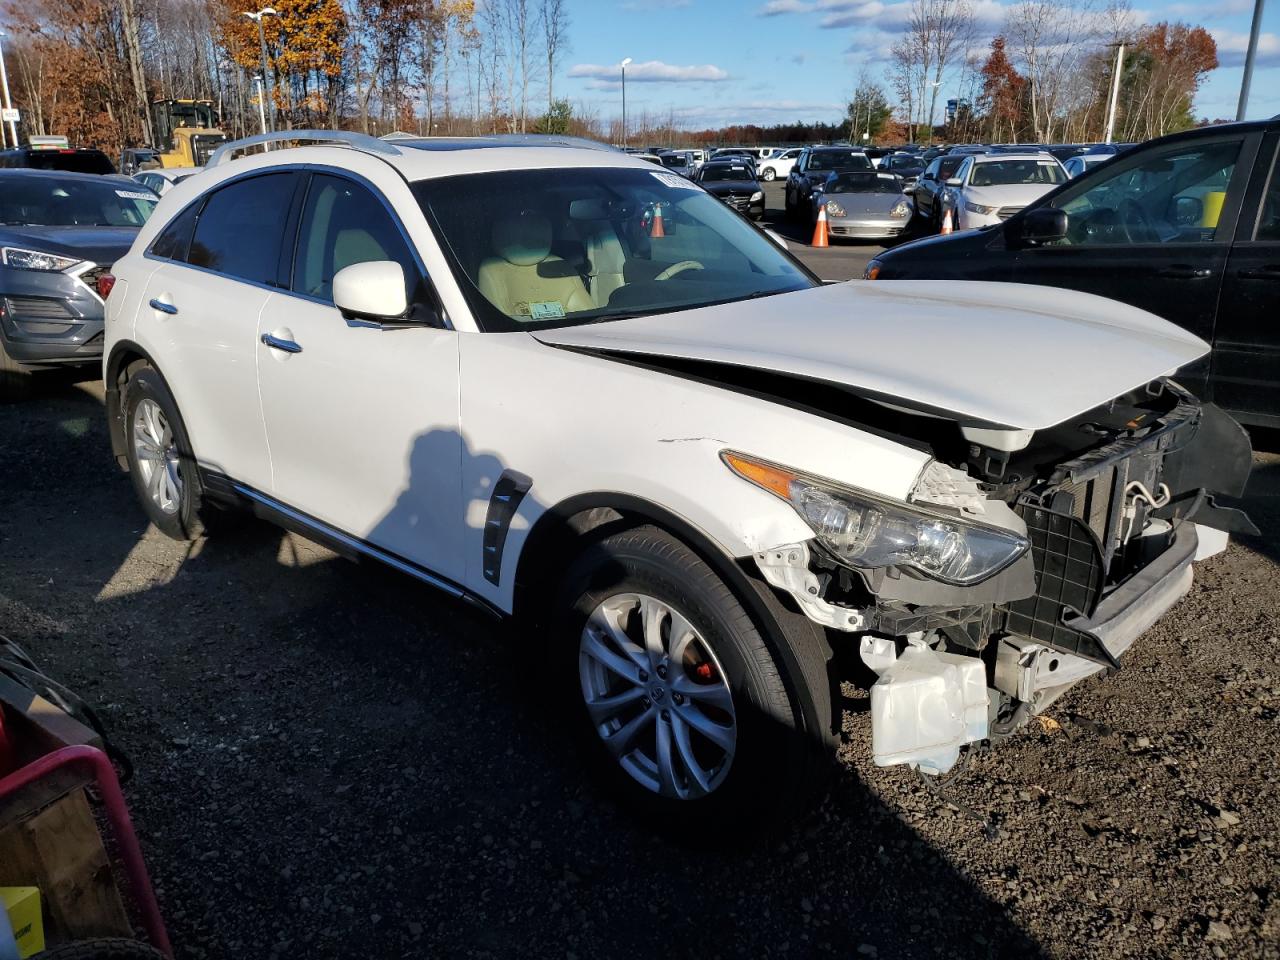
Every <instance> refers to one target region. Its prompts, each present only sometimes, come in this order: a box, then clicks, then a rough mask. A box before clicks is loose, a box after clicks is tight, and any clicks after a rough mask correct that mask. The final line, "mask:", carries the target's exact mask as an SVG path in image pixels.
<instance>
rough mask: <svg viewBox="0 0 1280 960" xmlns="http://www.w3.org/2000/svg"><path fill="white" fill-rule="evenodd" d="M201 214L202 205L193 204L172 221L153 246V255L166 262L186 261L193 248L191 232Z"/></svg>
mask: <svg viewBox="0 0 1280 960" xmlns="http://www.w3.org/2000/svg"><path fill="white" fill-rule="evenodd" d="M199 212H200V204H199V203H193V204H191V206H189V207H187V209H185V210H183V211H182V212H181V213H180V214H178V215H177V216H176V217H174V218H173V219H172V220H170V221H169V223H168V225H167V226H166V227H165V228H164V229H163V230H161V231H160V236H158V237H156V239H155V241H154V242H153V243H152V244H151V255H152V256H153V257H162V258H164V259H165V260H186V259H187V248H188V247H190V246H191V231H192V229H194V227H195V225H196V215H197V214H198V213H199Z"/></svg>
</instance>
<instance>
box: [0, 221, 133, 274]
mask: <svg viewBox="0 0 1280 960" xmlns="http://www.w3.org/2000/svg"><path fill="white" fill-rule="evenodd" d="M138 229H139V228H138V227H83V226H82V227H39V226H10V227H0V244H3V245H4V246H12V247H27V248H29V249H31V250H39V251H41V252H43V253H56V254H60V255H61V256H64V257H76V258H78V259H80V260H92V261H93V262H94V263H100V264H103V265H106V266H110V265H111V264H113V263H115V262H116V261H117V260H119V259H120V258H121V257H123V256H124V255H125V254H126V253H128V252H129V248H130V247H131V246H133V241H134V238H135V237H137V235H138Z"/></svg>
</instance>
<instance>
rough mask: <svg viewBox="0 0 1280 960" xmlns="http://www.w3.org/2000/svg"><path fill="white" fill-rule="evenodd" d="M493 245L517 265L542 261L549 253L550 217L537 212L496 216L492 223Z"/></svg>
mask: <svg viewBox="0 0 1280 960" xmlns="http://www.w3.org/2000/svg"><path fill="white" fill-rule="evenodd" d="M493 249H494V251H495V252H496V253H497V254H498V256H500V257H501V258H502V259H503V260H506V261H507V262H508V263H513V264H515V265H516V266H518V267H530V266H533V265H534V264H535V263H541V262H542V261H543V260H545V259H547V255H548V254H550V253H551V221H550V220H548V219H547V218H546V217H544V216H542V215H540V214H537V213H523V214H521V215H520V216H518V217H507V218H506V219H504V220H499V221H498V222H497V223H495V224H494V225H493Z"/></svg>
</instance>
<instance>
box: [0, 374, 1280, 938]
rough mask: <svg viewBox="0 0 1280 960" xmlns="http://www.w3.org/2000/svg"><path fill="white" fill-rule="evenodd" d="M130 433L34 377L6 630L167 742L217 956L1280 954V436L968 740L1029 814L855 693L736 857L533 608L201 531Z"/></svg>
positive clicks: (191, 920) (172, 815)
mask: <svg viewBox="0 0 1280 960" xmlns="http://www.w3.org/2000/svg"><path fill="white" fill-rule="evenodd" d="M1257 439H1258V440H1259V442H1260V443H1261V444H1263V445H1267V446H1269V448H1270V449H1272V450H1275V449H1277V448H1280V443H1277V442H1276V438H1275V437H1274V436H1263V437H1260V438H1257ZM107 451H108V442H107V439H106V436H105V428H104V424H103V416H102V407H101V390H100V386H99V385H98V384H96V383H84V384H74V383H71V382H69V381H66V380H65V379H62V380H57V381H55V382H52V383H50V384H47V385H46V386H45V388H44V391H43V395H42V396H41V397H39V398H37V399H36V400H34V401H32V402H29V403H25V404H21V405H15V406H8V407H0V490H3V491H4V495H5V500H6V509H5V510H4V511H3V512H2V513H0V632H3V633H5V634H7V635H8V636H10V637H12V638H13V639H15V640H17V641H19V642H20V643H22V644H24V645H25V646H27V647H28V649H29V650H30V651H31V652H32V653H33V654H34V655H35V656H36V657H37V658H38V659H39V660H40V661H42V662H43V663H44V665H45V666H46V667H47V668H48V669H49V670H50V672H51V673H53V674H54V675H55V676H59V677H61V678H63V679H64V680H65V681H66V682H68V683H69V684H70V685H71V686H72V687H73V688H76V689H78V690H79V691H80V692H81V693H82V694H83V695H84V696H85V697H86V698H88V699H89V700H91V701H93V702H96V703H98V704H100V705H101V706H102V708H103V712H104V715H105V716H106V718H107V719H108V721H109V723H110V724H111V726H112V728H113V730H114V732H115V734H116V737H117V739H118V740H119V742H120V743H121V745H122V746H123V747H124V748H125V749H126V750H127V751H128V752H129V753H131V754H132V756H133V758H134V760H135V762H136V763H137V768H138V773H137V776H136V778H135V780H134V781H133V782H132V783H131V784H130V786H129V787H128V795H129V799H130V802H131V804H132V808H133V811H134V816H135V821H136V823H137V826H138V829H139V832H140V835H141V838H142V842H143V846H144V849H145V851H146V854H147V856H148V858H149V862H150V867H151V872H152V876H153V878H154V880H155V882H156V885H157V887H158V893H159V897H160V901H161V905H162V908H163V910H164V913H165V916H166V918H167V921H168V924H169V929H170V932H171V934H172V937H173V940H174V942H175V944H176V945H177V948H178V953H179V956H181V957H193V958H224V957H225V958H236V960H241V958H246V957H262V958H268V957H273V958H285V957H306V958H309V960H311V958H315V960H323V958H344V960H345V958H349V957H352V956H364V957H374V958H394V957H438V956H450V957H452V956H467V957H507V956H514V955H520V956H526V957H561V958H568V957H579V958H588V957H592V958H594V957H614V956H617V957H624V956H626V957H632V956H634V957H649V956H656V955H659V954H662V955H666V956H673V957H682V956H693V955H696V956H699V957H702V958H708V960H709V958H716V957H723V958H729V957H752V958H755V957H808V956H827V955H831V956H842V957H855V958H857V957H864V956H865V957H876V956H878V957H937V956H941V957H983V958H989V957H1019V958H1022V957H1034V956H1045V957H1061V958H1077V957H1108V958H1110V957H1160V958H1166V957H1167V958H1183V957H1186V958H1191V957H1196V958H1199V957H1209V956H1214V957H1232V958H1249V957H1270V958H1276V957H1280V946H1278V944H1280V904H1278V903H1277V899H1278V898H1280V866H1278V865H1277V864H1278V862H1280V856H1278V854H1280V851H1278V850H1277V845H1278V844H1280V812H1278V811H1280V803H1277V801H1278V800H1280V797H1278V796H1277V785H1278V783H1280V762H1278V753H1280V724H1278V722H1277V710H1278V709H1280V669H1278V668H1277V666H1276V662H1277V658H1278V657H1280V605H1278V604H1277V600H1276V596H1277V586H1278V585H1280V577H1278V576H1277V560H1278V559H1280V548H1277V544H1280V499H1278V498H1280V456H1276V455H1268V454H1263V455H1259V457H1258V469H1257V471H1256V472H1255V481H1254V484H1253V487H1252V489H1251V492H1252V496H1251V504H1250V509H1251V510H1252V512H1253V515H1254V517H1255V519H1257V520H1258V521H1259V522H1260V525H1261V526H1262V527H1263V529H1264V534H1265V536H1264V538H1261V539H1259V540H1256V541H1250V542H1246V543H1241V544H1236V545H1233V546H1232V547H1231V548H1230V550H1229V551H1228V552H1227V553H1226V554H1225V555H1223V556H1221V557H1218V558H1216V559H1214V560H1213V561H1211V562H1209V563H1206V564H1204V565H1202V566H1201V567H1200V574H1199V579H1198V582H1197V585H1196V587H1195V588H1194V591H1193V593H1192V595H1191V596H1190V597H1189V598H1188V599H1187V600H1186V601H1184V602H1183V604H1182V605H1181V606H1180V607H1178V608H1177V610H1176V611H1175V612H1174V613H1173V615H1171V616H1170V617H1169V618H1167V619H1166V621H1165V622H1163V623H1162V624H1160V625H1159V626H1158V627H1156V628H1155V629H1154V630H1153V631H1152V632H1151V634H1150V635H1149V636H1148V638H1147V639H1146V640H1145V641H1144V642H1143V643H1141V644H1140V645H1139V646H1137V647H1136V648H1135V650H1134V651H1133V652H1132V653H1131V655H1130V656H1129V657H1128V658H1127V660H1126V663H1125V668H1124V670H1122V671H1121V672H1120V673H1119V674H1117V675H1116V676H1114V677H1112V678H1110V679H1109V680H1106V681H1100V680H1095V681H1091V682H1088V683H1087V684H1086V685H1084V686H1083V687H1081V688H1077V690H1076V691H1074V692H1073V693H1072V694H1070V695H1069V696H1068V697H1066V698H1065V699H1064V700H1062V701H1060V702H1059V704H1058V705H1057V707H1056V708H1055V709H1054V710H1053V711H1052V720H1053V721H1054V722H1047V723H1044V724H1043V725H1040V724H1037V725H1036V727H1035V728H1034V730H1032V731H1031V732H1028V733H1026V734H1024V735H1021V736H1019V737H1017V738H1015V739H1013V740H1012V741H1010V742H1008V743H1006V744H1004V745H1003V746H1002V747H1000V748H999V749H998V750H996V751H994V752H992V753H989V754H984V755H980V756H978V757H977V758H975V759H974V761H973V762H972V763H971V764H970V766H969V767H968V768H967V770H966V772H965V774H964V775H963V776H962V778H961V779H960V780H959V781H958V782H957V784H956V785H955V787H954V788H953V793H954V796H956V797H957V798H960V799H963V800H964V801H965V802H967V803H969V804H971V805H972V806H973V807H974V808H976V809H977V810H978V811H981V812H982V813H984V814H989V815H990V816H992V817H994V818H995V819H996V821H997V822H998V824H999V834H998V836H996V837H993V838H989V837H987V836H985V835H984V833H983V830H982V829H981V828H980V826H979V825H978V824H976V823H975V822H974V821H972V820H970V819H967V818H965V817H963V816H960V815H958V814H957V813H956V812H954V811H953V810H951V809H950V808H948V807H946V806H945V805H943V804H941V803H940V802H939V801H938V800H937V798H936V797H934V796H933V795H932V794H931V793H929V792H927V791H925V790H923V789H922V788H921V787H920V786H919V785H918V784H917V782H916V781H915V780H914V779H913V778H912V777H911V776H910V775H908V774H905V773H903V772H902V771H900V770H887V771H886V770H878V769H876V768H874V767H873V766H871V764H870V760H869V757H868V743H869V726H870V723H869V716H868V715H867V714H866V713H865V712H864V711H862V710H859V709H857V708H858V707H859V706H865V699H862V700H860V701H859V699H858V696H857V695H856V694H855V693H854V691H852V690H851V689H850V690H849V691H848V692H849V693H850V695H851V696H853V697H854V702H853V703H852V704H851V707H852V709H851V711H850V712H849V713H848V715H847V720H846V734H847V743H846V744H845V746H844V747H843V748H842V750H841V753H840V769H839V772H838V775H837V778H836V779H837V782H836V784H835V787H834V789H833V791H832V793H831V795H830V797H829V798H828V799H827V800H826V801H825V802H824V803H823V805H822V806H821V807H820V808H819V809H818V810H816V811H815V812H814V813H813V814H812V815H811V816H810V817H808V818H807V819H806V820H805V821H803V822H802V823H800V824H799V825H798V826H797V828H796V829H795V830H794V831H793V832H792V833H791V834H789V835H788V836H787V837H786V838H785V839H784V840H783V841H782V842H781V843H779V844H777V845H775V846H772V847H769V848H756V849H753V850H750V851H748V852H744V853H741V854H738V855H731V854H727V853H712V852H708V851H704V850H691V849H684V848H679V847H676V846H673V845H671V844H669V843H666V842H663V841H660V840H657V839H655V838H654V837H653V836H652V835H651V833H650V832H648V831H646V830H645V829H644V828H643V827H642V826H639V825H637V824H634V823H632V822H630V821H628V820H627V819H626V818H625V817H623V816H622V815H620V814H618V813H616V812H615V811H614V810H613V809H612V807H611V806H610V805H609V804H608V803H607V802H606V801H605V800H604V799H602V798H601V797H600V796H598V795H597V794H596V793H595V792H594V791H593V789H592V788H591V787H590V786H589V785H588V784H586V783H584V781H583V779H582V777H581V774H580V770H579V766H578V764H577V762H576V760H575V757H574V756H573V755H572V750H571V749H570V748H569V746H568V745H567V744H566V743H565V742H564V741H563V739H562V737H561V735H560V732H559V730H558V729H557V728H556V727H555V725H554V724H553V723H552V722H551V721H550V720H549V719H548V717H549V714H550V711H549V710H548V709H547V704H546V703H545V702H543V701H542V700H541V698H540V696H539V694H540V692H541V691H540V690H538V689H537V688H536V687H535V686H534V685H531V684H530V683H529V682H528V681H527V676H528V671H527V669H526V668H525V665H524V663H523V661H522V658H521V657H520V656H519V655H518V654H517V653H515V652H514V651H513V646H512V645H513V644H519V642H520V639H521V638H520V637H519V636H512V635H511V634H510V633H508V632H505V631H502V630H498V629H496V628H495V627H494V625H493V624H492V623H491V622H489V621H486V620H484V619H482V618H481V617H480V616H478V615H476V614H473V613H472V612H470V611H469V610H467V609H465V608H463V607H461V606H460V605H457V604H454V603H452V602H449V601H448V600H446V599H443V598H439V597H437V596H435V595H433V594H432V593H431V592H430V591H428V590H426V589H425V588H422V587H420V586H418V585H417V584H416V583H414V582H412V581H410V580H408V579H405V578H403V577H400V576H398V575H397V574H394V573H392V572H390V571H387V570H383V569H379V568H376V567H374V566H371V565H364V566H357V565H353V564H349V563H347V562H345V561H341V560H338V559H336V558H334V557H333V556H332V555H331V554H329V553H327V552H326V551H324V550H321V549H319V548H317V547H315V546H312V545H310V544H308V543H306V542H305V541H302V540H300V539H298V538H295V537H293V536H290V535H287V534H283V533H281V532H280V531H278V530H276V529H274V528H272V527H269V526H266V525H263V524H257V523H249V524H247V525H245V526H244V527H242V528H239V529H237V530H235V531H233V532H230V533H227V534H225V535H224V536H221V537H217V538H210V539H208V540H206V541H204V542H201V543H199V544H196V545H195V546H193V547H190V548H188V547H186V546H183V545H180V544H176V543H174V542H172V541H169V540H166V539H164V538H162V537H160V536H158V535H157V534H155V533H154V532H153V531H149V530H147V529H146V528H145V527H144V525H143V523H142V513H141V512H140V510H139V509H138V508H137V506H136V505H135V503H134V500H133V493H132V489H131V487H130V485H129V483H128V480H127V478H126V477H124V476H123V475H121V474H119V473H117V472H115V470H114V468H113V466H112V464H111V462H110V460H109V457H108V452H107Z"/></svg>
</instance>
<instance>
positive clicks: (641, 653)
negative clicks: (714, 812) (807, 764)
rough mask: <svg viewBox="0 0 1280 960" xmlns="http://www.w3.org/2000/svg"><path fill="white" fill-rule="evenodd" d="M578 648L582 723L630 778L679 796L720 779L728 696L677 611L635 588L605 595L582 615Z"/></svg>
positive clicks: (728, 736)
mask: <svg viewBox="0 0 1280 960" xmlns="http://www.w3.org/2000/svg"><path fill="white" fill-rule="evenodd" d="M578 650H579V656H578V672H579V677H580V680H581V683H582V695H583V698H584V699H585V701H586V707H587V713H588V714H589V716H590V718H591V723H592V725H593V726H594V727H595V730H596V733H597V734H599V736H600V738H601V739H602V740H603V741H604V743H605V746H606V747H607V748H608V750H609V752H610V753H611V754H612V755H613V757H614V759H615V760H617V762H618V763H619V765H620V766H621V767H622V769H623V770H625V771H626V772H627V773H628V774H629V775H630V776H631V777H632V779H634V780H635V781H636V782H638V783H639V784H641V785H642V786H644V787H645V788H647V789H648V790H651V791H653V792H654V793H657V794H660V795H661V796H664V797H672V798H677V799H681V800H689V799H696V798H698V797H702V796H706V795H707V794H709V793H711V792H712V791H714V790H715V789H716V788H717V787H719V786H720V785H721V784H722V783H723V782H724V779H725V777H726V776H727V775H728V772H729V767H730V765H731V764H732V762H733V756H734V751H735V749H736V747H737V718H736V716H735V713H734V706H733V695H732V693H731V692H730V690H729V684H728V680H727V678H726V676H725V673H724V670H723V669H722V668H721V666H720V663H719V662H718V661H717V659H716V656H715V653H714V652H713V651H712V649H711V647H710V645H709V644H708V643H707V642H706V640H705V639H704V638H703V637H702V635H701V634H700V633H699V632H698V630H697V629H696V628H695V627H694V626H693V625H692V624H691V623H690V622H689V620H688V618H687V617H685V616H684V615H683V614H681V613H680V612H679V611H678V610H676V609H675V608H674V607H672V606H671V605H670V604H668V603H666V602H664V601H662V600H658V599H656V598H654V597H651V596H647V595H645V594H640V593H621V594H615V595H614V596H611V597H609V598H607V599H605V600H603V601H602V602H601V603H600V604H599V605H598V606H597V607H596V608H595V610H594V611H592V613H591V616H590V617H588V618H587V622H586V624H585V625H584V626H583V628H582V636H581V639H580V642H579V647H578Z"/></svg>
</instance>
